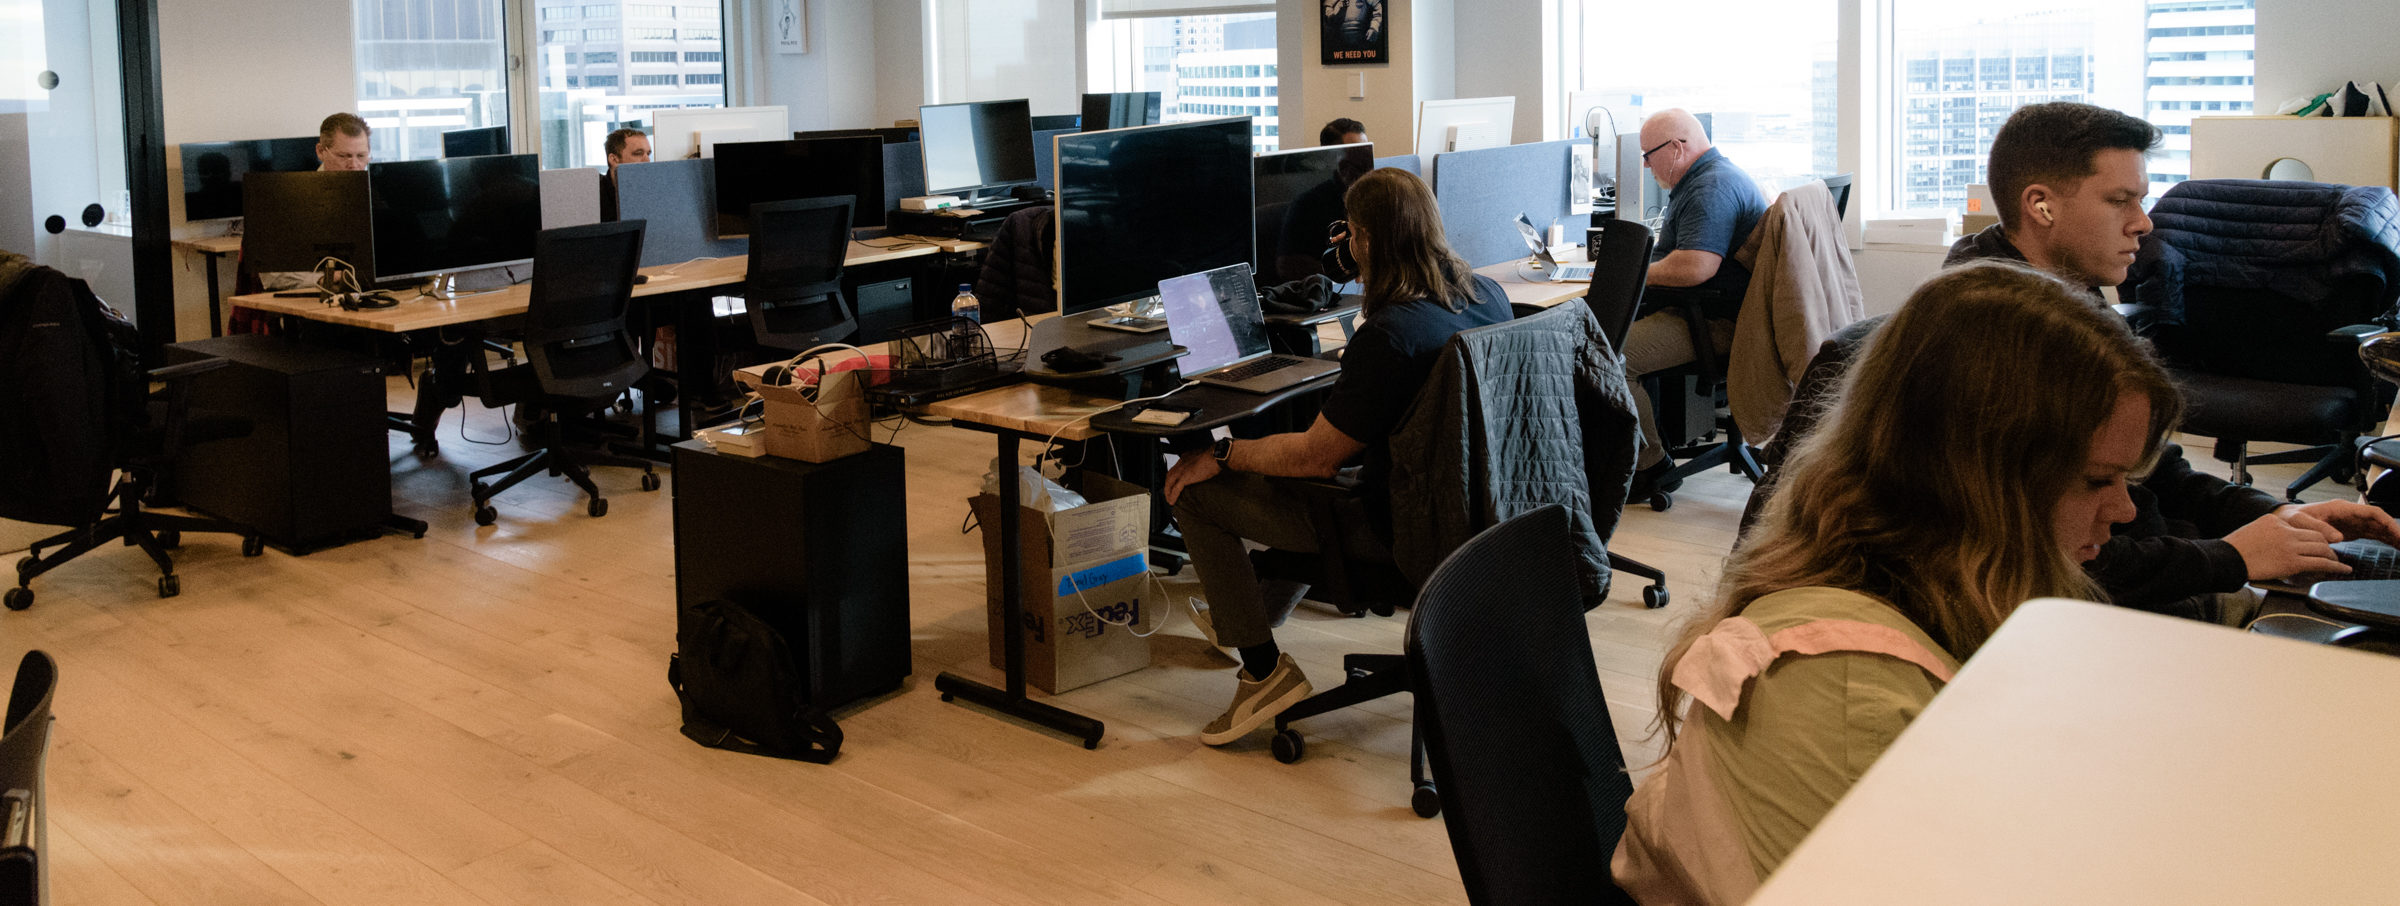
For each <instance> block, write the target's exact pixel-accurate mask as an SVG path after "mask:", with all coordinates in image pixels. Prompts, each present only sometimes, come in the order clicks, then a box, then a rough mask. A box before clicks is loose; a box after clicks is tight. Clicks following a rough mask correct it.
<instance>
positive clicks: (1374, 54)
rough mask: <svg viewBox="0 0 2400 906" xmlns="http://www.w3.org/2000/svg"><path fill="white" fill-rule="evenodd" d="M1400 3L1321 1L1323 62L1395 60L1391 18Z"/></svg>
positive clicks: (1388, 0) (1394, 0) (1392, 0)
mask: <svg viewBox="0 0 2400 906" xmlns="http://www.w3.org/2000/svg"><path fill="white" fill-rule="evenodd" d="M1399 2H1400V0H1318V14H1317V22H1318V28H1319V29H1320V30H1321V31H1322V32H1323V35H1324V40H1323V41H1322V45H1323V49H1324V50H1323V54H1322V57H1323V62H1324V63H1325V65H1327V66H1341V65H1352V64H1359V63H1389V62H1391V61H1392V32H1391V28H1390V22H1389V20H1388V18H1387V17H1388V16H1390V15H1391V13H1392V6H1393V5H1394V4H1396V3H1399Z"/></svg>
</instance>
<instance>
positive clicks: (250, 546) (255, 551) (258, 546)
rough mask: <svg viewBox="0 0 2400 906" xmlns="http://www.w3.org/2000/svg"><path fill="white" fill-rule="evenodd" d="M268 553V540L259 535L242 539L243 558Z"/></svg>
mask: <svg viewBox="0 0 2400 906" xmlns="http://www.w3.org/2000/svg"><path fill="white" fill-rule="evenodd" d="M266 552H267V539H265V538H261V537H259V536H257V535H252V536H250V537H247V538H244V539H242V556H244V557H256V556H258V555H260V554H263V553H266Z"/></svg>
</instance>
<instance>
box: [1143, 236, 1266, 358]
mask: <svg viewBox="0 0 2400 906" xmlns="http://www.w3.org/2000/svg"><path fill="white" fill-rule="evenodd" d="M1158 295H1159V298H1160V299H1161V300H1162V301H1164V302H1165V303H1166V306H1167V335H1168V336H1169V337H1172V338H1173V339H1174V340H1175V345H1177V346H1181V347H1183V348H1185V349H1189V350H1191V352H1190V353H1189V354H1188V355H1185V356H1184V357H1183V360H1182V361H1181V362H1179V363H1178V364H1177V368H1178V370H1180V371H1182V372H1183V373H1184V374H1186V375H1193V374H1199V373H1201V372H1203V371H1209V370H1213V369H1217V368H1223V367H1225V366H1227V365H1231V364H1233V363H1235V362H1238V361H1241V360H1243V359H1246V358H1250V357H1252V356H1259V355H1265V354H1266V352H1267V318H1266V314H1265V313H1264V312H1262V311H1260V310H1259V307H1258V289H1257V287H1255V286H1253V285H1252V284H1251V282H1250V265H1249V263H1247V262H1244V263H1241V264H1233V265H1227V266H1225V267H1220V268H1217V269H1215V270H1208V271H1201V272H1200V273H1197V274H1187V275H1185V276H1181V277H1170V278H1168V279H1165V280H1160V281H1158Z"/></svg>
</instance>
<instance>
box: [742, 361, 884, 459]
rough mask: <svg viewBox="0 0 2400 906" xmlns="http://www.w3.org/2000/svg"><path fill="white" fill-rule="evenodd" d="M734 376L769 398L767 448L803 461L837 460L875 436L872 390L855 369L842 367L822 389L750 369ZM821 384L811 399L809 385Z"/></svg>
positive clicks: (859, 450)
mask: <svg viewBox="0 0 2400 906" xmlns="http://www.w3.org/2000/svg"><path fill="white" fill-rule="evenodd" d="M734 379H735V380H736V381H738V382H740V383H741V384H742V385H744V386H746V387H749V388H750V389H751V390H752V391H753V392H755V393H757V394H758V396H759V399H761V400H764V401H765V402H766V411H767V420H766V435H767V438H766V439H767V454H768V455H770V456H781V457H784V458H786V459H797V460H800V461H801V462H832V461H833V460H836V459H840V458H842V457H844V456H850V455H853V454H857V453H864V452H866V450H867V447H868V445H869V444H870V443H871V442H872V441H871V440H870V439H869V435H870V429H869V426H868V421H867V394H866V391H865V390H863V389H861V388H860V387H859V383H858V376H857V374H856V373H855V372H837V373H835V375H834V376H833V378H832V379H831V380H828V381H826V382H825V386H824V387H823V388H822V389H818V388H812V387H806V386H797V385H790V384H769V383H766V382H764V381H761V380H759V379H758V375H757V374H755V373H753V372H751V371H749V370H743V371H737V372H735V373H734ZM811 390H816V398H815V399H813V400H812V399H810V398H809V394H808V391H811Z"/></svg>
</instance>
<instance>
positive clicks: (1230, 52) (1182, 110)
mask: <svg viewBox="0 0 2400 906" xmlns="http://www.w3.org/2000/svg"><path fill="white" fill-rule="evenodd" d="M1104 2H1105V0H1104ZM1120 2H1122V0H1120ZM1146 5H1147V6H1153V7H1154V6H1158V5H1161V4H1157V3H1149V4H1146ZM1227 5H1234V4H1215V5H1214V6H1213V7H1212V8H1222V7H1224V6H1227ZM1093 35H1094V38H1095V40H1094V41H1092V42H1089V43H1090V44H1091V45H1092V46H1093V47H1094V48H1095V49H1094V51H1093V57H1092V59H1091V60H1090V65H1089V69H1090V70H1091V78H1092V87H1091V89H1090V90H1092V91H1156V92H1158V93H1159V115H1160V118H1161V119H1162V120H1164V121H1166V122H1170V123H1174V122H1184V121H1188V120H1196V119H1206V118H1209V117H1214V116H1253V117H1257V118H1258V121H1257V122H1254V123H1252V124H1251V127H1252V131H1253V132H1254V133H1255V138H1254V140H1253V147H1254V148H1255V149H1256V150H1259V151H1273V150H1275V149H1276V148H1277V147H1279V146H1280V144H1281V139H1279V138H1278V137H1277V136H1278V134H1279V133H1280V131H1281V130H1279V129H1278V128H1276V127H1277V125H1278V123H1277V121H1276V119H1275V108H1274V107H1271V106H1268V107H1249V106H1239V105H1233V104H1221V103H1208V102H1207V101H1206V100H1205V99H1209V98H1252V97H1273V96H1275V14H1274V13H1272V12H1260V13H1243V14H1236V15H1228V14H1209V15H1189V16H1146V17H1138V18H1136V17H1127V18H1110V19H1104V20H1102V21H1101V22H1100V23H1099V24H1098V25H1097V26H1096V27H1095V28H1094V30H1093ZM1308 134H1309V135H1311V136H1314V135H1315V132H1314V131H1313V130H1312V131H1310V132H1309V133H1308Z"/></svg>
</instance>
